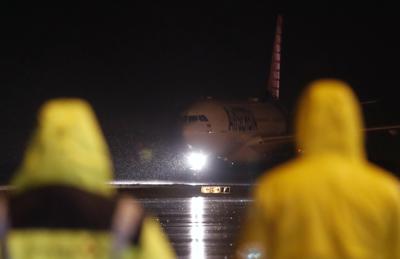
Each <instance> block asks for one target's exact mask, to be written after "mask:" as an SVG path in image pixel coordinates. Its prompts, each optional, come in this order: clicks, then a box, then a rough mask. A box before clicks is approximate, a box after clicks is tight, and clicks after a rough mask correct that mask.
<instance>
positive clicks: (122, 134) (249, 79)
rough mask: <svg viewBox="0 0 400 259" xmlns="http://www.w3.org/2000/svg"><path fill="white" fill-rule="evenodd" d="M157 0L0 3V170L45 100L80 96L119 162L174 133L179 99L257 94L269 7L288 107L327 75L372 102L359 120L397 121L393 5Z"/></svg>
mask: <svg viewBox="0 0 400 259" xmlns="http://www.w3.org/2000/svg"><path fill="white" fill-rule="evenodd" d="M245 3H246V4H245ZM169 4H170V3H168V4H167V3H166V4H163V5H158V4H144V3H141V4H137V5H136V6H130V7H126V6H118V5H113V4H108V5H104V6H70V7H64V8H37V7H33V6H32V7H26V8H24V9H22V8H19V7H15V6H14V7H11V6H7V5H5V4H4V6H2V8H0V9H1V10H0V14H1V18H0V19H1V21H0V22H1V25H0V26H1V27H0V28H1V41H0V44H1V46H0V47H1V48H0V53H1V54H0V57H1V58H0V66H1V73H0V84H1V102H0V107H1V118H2V123H1V134H0V139H1V161H0V164H1V174H2V177H1V179H6V178H7V177H8V175H9V173H10V172H11V171H12V170H14V167H15V166H16V164H17V163H18V162H19V160H20V157H21V154H22V150H23V147H24V145H25V142H26V140H27V138H28V136H29V133H30V131H31V129H32V128H33V126H34V118H35V113H36V111H37V109H38V107H39V106H40V104H41V103H42V102H43V101H45V100H47V99H49V98H52V97H65V96H74V97H82V98H85V99H87V100H88V101H89V102H90V103H91V104H92V105H93V107H94V109H95V111H96V113H97V115H98V118H99V120H100V123H101V125H102V127H103V129H104V132H105V135H106V137H107V141H108V142H109V144H110V146H111V150H112V153H113V155H114V159H115V161H123V160H124V159H125V157H124V156H125V155H126V154H128V155H129V152H128V151H127V150H131V146H132V145H134V144H135V143H134V142H135V141H137V140H138V139H144V140H146V141H150V142H151V141H152V140H154V139H156V138H162V137H163V136H164V135H165V132H172V131H174V129H175V128H174V126H173V125H175V123H176V115H177V114H178V111H179V110H180V109H182V108H183V107H185V105H187V104H188V103H190V101H193V100H196V99H197V98H200V97H202V96H215V97H222V98H238V99H240V98H247V97H250V96H258V95H262V94H263V93H264V91H265V82H266V79H267V75H268V71H269V64H270V59H271V50H272V40H273V36H274V30H275V21H276V15H277V14H278V13H281V14H282V15H283V19H284V27H283V46H282V47H283V50H282V51H283V52H282V74H281V76H282V80H281V98H282V102H283V103H284V104H285V105H286V106H287V107H288V110H289V111H292V110H293V105H294V103H295V100H296V99H297V97H298V95H299V93H300V91H301V90H302V89H303V88H304V86H305V85H306V84H307V83H308V82H310V80H313V79H316V78H320V77H337V78H340V79H343V80H345V81H347V82H349V83H350V84H351V85H352V86H353V87H354V90H355V91H356V93H357V94H358V96H359V97H360V99H361V100H363V101H370V100H379V102H378V103H377V104H376V105H375V108H367V109H369V110H372V111H371V115H369V116H370V117H371V118H372V119H370V120H369V123H371V124H374V123H375V124H384V123H399V122H400V116H399V114H400V109H399V105H396V102H397V92H398V88H399V87H400V79H399V65H398V62H399V60H400V59H399V57H400V55H399V54H400V51H399V46H400V45H399V40H398V39H397V34H398V32H399V29H398V20H399V19H398V18H396V16H395V13H394V12H392V11H391V10H393V7H390V6H381V5H380V4H372V5H370V6H368V9H367V11H362V12H361V10H365V9H366V7H365V6H363V7H360V8H358V11H357V12H355V11H352V10H348V9H347V8H346V7H345V6H335V5H332V4H329V2H326V3H325V4H323V5H322V4H321V6H318V7H317V8H318V9H317V10H318V11H315V9H309V8H306V7H303V9H304V11H303V10H302V9H301V8H295V7H288V6H286V5H283V4H281V5H280V4H267V3H264V4H249V3H247V2H244V1H238V3H233V1H218V3H213V4H212V5H206V4H202V3H201V2H197V3H196V6H193V5H189V4H188V5H187V6H179V7H177V6H170V5H169ZM191 4H193V3H191ZM355 10H357V9H355ZM121 143H124V144H121ZM124 154H125V155H124ZM116 163H118V162H116ZM116 167H117V168H120V167H121V166H120V165H118V164H117V166H116Z"/></svg>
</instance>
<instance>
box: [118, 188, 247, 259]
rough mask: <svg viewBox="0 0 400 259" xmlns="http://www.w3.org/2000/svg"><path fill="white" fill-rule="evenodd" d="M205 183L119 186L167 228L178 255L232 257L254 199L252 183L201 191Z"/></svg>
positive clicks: (185, 256) (197, 257)
mask: <svg viewBox="0 0 400 259" xmlns="http://www.w3.org/2000/svg"><path fill="white" fill-rule="evenodd" d="M201 186H203V185H167V186H165V185H159V186H157V185H151V186H134V187H128V186H126V187H124V188H121V187H120V188H119V189H120V190H121V191H124V192H129V193H131V194H132V195H134V196H136V197H137V198H139V200H140V201H141V202H142V203H143V205H144V207H145V208H146V209H147V210H148V211H149V212H151V213H152V214H153V215H155V216H156V217H157V218H158V220H159V221H160V223H161V225H162V226H163V228H164V230H165V231H166V233H167V235H168V237H169V239H170V241H171V242H172V245H173V247H174V248H175V251H176V253H177V255H178V258H190V259H203V258H233V255H234V248H235V245H236V240H237V234H238V233H239V232H240V228H241V226H242V223H243V221H244V214H245V211H246V208H247V207H248V206H249V204H250V203H251V200H250V199H249V197H248V196H249V195H248V193H249V189H250V188H251V186H249V185H226V184H224V186H229V187H230V193H227V194H204V193H201V191H200V190H201Z"/></svg>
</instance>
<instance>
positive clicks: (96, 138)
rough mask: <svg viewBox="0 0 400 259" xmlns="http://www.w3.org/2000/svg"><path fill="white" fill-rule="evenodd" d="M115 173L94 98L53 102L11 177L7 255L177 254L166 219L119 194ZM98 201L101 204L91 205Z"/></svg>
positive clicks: (46, 107) (41, 116)
mask: <svg viewBox="0 0 400 259" xmlns="http://www.w3.org/2000/svg"><path fill="white" fill-rule="evenodd" d="M112 178H113V169H112V163H111V159H110V154H109V151H108V148H107V144H106V142H105V140H104V138H103V136H102V133H101V129H100V127H99V126H98V123H97V121H96V118H95V115H94V113H93V111H92V109H91V107H90V105H89V104H88V103H86V102H85V101H82V100H79V99H56V100H52V101H49V102H47V103H46V104H45V105H44V106H43V107H42V109H41V111H40V113H39V117H38V125H37V129H36V131H35V132H34V134H33V137H32V139H31V142H30V144H29V146H28V148H27V150H26V153H25V156H24V159H23V162H22V165H21V166H20V168H19V170H18V171H17V174H16V176H15V178H14V179H13V181H12V186H13V187H14V190H13V191H12V193H11V195H10V200H9V203H10V204H9V210H10V211H11V212H9V214H10V215H11V217H10V219H9V221H10V225H11V229H10V230H9V231H8V232H7V233H6V237H5V241H3V242H2V247H3V248H5V249H2V251H1V252H2V255H3V256H7V254H8V256H9V257H11V258H17V259H19V258H21V259H23V258H29V259H34V258H38V259H39V258H40V259H45V258H69V259H71V258H85V259H87V258H96V259H97V258H175V255H174V252H173V250H172V248H171V246H170V244H169V242H168V240H167V238H166V236H165V235H164V233H163V231H162V229H161V227H160V226H159V224H158V223H157V222H156V221H155V220H154V219H152V218H150V217H145V216H144V214H142V212H143V211H142V208H141V206H140V205H138V203H137V202H135V201H134V200H133V199H132V198H125V199H123V200H124V201H123V202H119V201H121V199H117V198H116V193H115V191H114V189H112V188H110V186H109V185H108V182H110V181H111V180H112ZM60 193H61V194H60ZM58 197H61V198H60V200H59V201H58V200H57V199H58ZM64 198H65V199H64ZM54 199H56V200H54ZM32 201H33V202H32ZM44 202H51V203H50V204H42V203H44ZM18 204H20V205H18ZM68 206H69V207H68ZM92 206H93V208H94V210H90V209H88V208H90V207H92ZM70 208H72V209H70ZM76 208H77V209H76ZM80 209H82V211H84V212H82V211H80ZM96 209H97V211H96ZM47 210H48V211H47ZM21 211H29V213H32V214H29V215H24V213H22V212H21ZM50 211H51V215H48V214H49V213H50ZM46 213H47V214H46ZM63 214H65V215H67V216H65V215H63ZM38 215H42V216H43V218H45V219H46V220H44V221H43V220H41V218H40V216H38ZM68 215H70V216H68ZM104 215H106V218H105V219H104V220H103V219H100V218H101V217H102V216H104ZM0 218H4V217H0ZM69 221H70V222H69ZM82 222H86V223H87V224H88V225H90V227H89V226H85V225H84V224H85V223H82ZM108 225H109V228H108ZM69 226H71V228H69ZM117 228H120V229H119V231H113V230H115V229H117ZM130 230H132V231H131V232H135V233H136V232H137V233H139V234H138V235H139V236H138V237H136V238H137V239H138V240H137V241H136V243H131V242H130V241H131V240H130V239H129V240H128V237H125V236H123V235H124V234H126V235H129V234H130ZM133 230H135V231H133ZM124 231H125V232H124ZM128 241H129V242H128Z"/></svg>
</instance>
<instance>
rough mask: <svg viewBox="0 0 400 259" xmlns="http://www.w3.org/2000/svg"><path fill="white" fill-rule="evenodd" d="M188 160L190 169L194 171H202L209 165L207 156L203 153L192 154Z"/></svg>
mask: <svg viewBox="0 0 400 259" xmlns="http://www.w3.org/2000/svg"><path fill="white" fill-rule="evenodd" d="M186 158H187V163H188V165H189V168H190V169H191V170H194V171H201V170H202V169H203V168H204V167H205V166H206V164H207V155H205V154H203V153H201V152H191V153H189V154H188V155H187V157H186Z"/></svg>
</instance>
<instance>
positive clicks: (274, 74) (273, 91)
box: [267, 15, 283, 100]
mask: <svg viewBox="0 0 400 259" xmlns="http://www.w3.org/2000/svg"><path fill="white" fill-rule="evenodd" d="M282 23H283V19H282V16H281V15H278V18H277V20H276V31H275V39H274V45H273V49H272V60H271V70H270V73H269V77H268V84H267V89H268V93H269V94H270V95H271V96H272V98H273V99H275V100H278V99H279V83H280V73H281V45H282Z"/></svg>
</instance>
